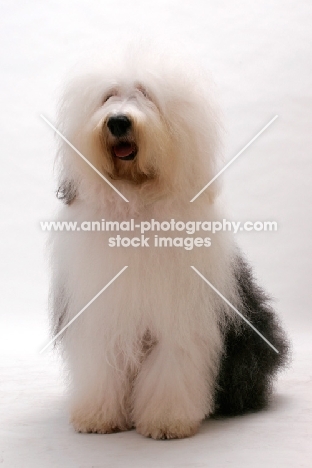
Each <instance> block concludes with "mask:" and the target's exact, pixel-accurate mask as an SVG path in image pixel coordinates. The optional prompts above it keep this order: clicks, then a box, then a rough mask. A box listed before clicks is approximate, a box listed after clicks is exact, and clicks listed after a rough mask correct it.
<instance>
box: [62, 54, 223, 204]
mask: <svg viewBox="0 0 312 468" xmlns="http://www.w3.org/2000/svg"><path fill="white" fill-rule="evenodd" d="M136 65H137V64H136ZM208 87H209V83H208ZM203 89H204V88H203V86H202V83H200V81H199V80H198V81H197V82H196V79H193V80H192V78H191V77H190V76H189V73H186V74H185V75H183V74H182V72H181V70H180V69H175V67H174V66H169V67H166V64H165V63H162V62H161V61H160V62H159V63H158V64H157V65H156V66H155V65H154V66H152V67H149V66H148V65H143V64H142V63H139V66H137V67H134V66H132V67H131V66H130V65H128V66H123V64H121V66H120V67H117V70H115V69H113V70H111V69H109V71H108V72H107V71H105V72H96V73H94V72H92V73H91V72H90V73H88V74H85V75H82V76H79V77H78V79H77V80H76V81H73V82H71V84H70V86H69V87H68V89H67V92H66V93H65V96H64V98H63V105H62V108H61V112H60V121H59V126H60V130H61V131H62V132H63V133H64V134H65V136H66V137H67V138H68V140H69V141H71V143H72V144H73V145H74V146H75V147H76V148H77V149H78V150H79V151H80V152H81V153H82V154H84V156H85V157H86V158H87V159H88V160H89V161H90V162H91V163H92V164H93V165H94V166H95V167H96V168H97V169H98V170H99V171H100V172H101V173H102V174H103V175H104V176H105V177H107V178H109V179H111V180H112V181H118V184H119V187H120V183H122V182H125V184H127V186H128V187H129V186H132V187H134V188H135V189H140V194H141V195H142V196H143V197H144V196H145V195H144V193H146V194H148V196H149V197H150V198H151V195H152V192H153V191H154V195H155V196H154V198H157V197H159V196H163V195H164V194H165V193H167V194H168V193H175V194H178V192H180V193H182V192H183V193H184V194H185V196H187V197H188V196H189V195H192V194H193V193H196V190H198V189H199V188H200V186H201V185H204V184H205V183H207V181H209V178H211V177H212V176H213V169H214V161H215V153H216V141H217V138H218V136H217V133H218V131H217V130H218V124H217V119H216V114H215V109H214V105H213V100H210V96H209V93H208V95H207V94H205V93H204V92H203ZM64 150H65V151H68V150H66V149H65V146H64ZM63 152H64V151H63ZM69 152H70V150H69ZM70 160H71V161H72V162H69V163H68V168H67V169H66V172H67V174H66V177H68V178H70V177H71V178H72V174H73V173H74V172H76V173H79V177H80V178H81V179H85V178H86V177H89V178H92V177H95V176H96V174H95V173H94V174H92V171H90V170H89V168H88V167H87V166H86V164H85V162H83V161H82V160H79V157H77V156H76V155H74V154H73V153H72V157H71V158H70V157H66V158H65V157H64V156H63V164H64V166H65V165H66V164H67V162H66V161H70ZM77 168H78V171H77ZM68 173H71V174H69V175H68ZM96 177H98V176H96ZM201 179H202V181H201ZM145 188H146V190H145ZM144 190H145V192H144Z"/></svg>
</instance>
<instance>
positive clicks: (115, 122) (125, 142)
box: [106, 114, 137, 161]
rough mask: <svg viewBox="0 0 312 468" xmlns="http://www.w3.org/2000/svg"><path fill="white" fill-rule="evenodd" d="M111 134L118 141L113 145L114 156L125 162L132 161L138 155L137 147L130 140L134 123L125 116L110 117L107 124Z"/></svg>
mask: <svg viewBox="0 0 312 468" xmlns="http://www.w3.org/2000/svg"><path fill="white" fill-rule="evenodd" d="M106 125H107V127H108V129H109V131H110V133H111V134H112V136H113V137H115V139H116V143H115V144H113V145H112V154H113V156H114V157H115V158H118V159H122V160H123V161H131V160H133V159H134V158H135V156H136V154H137V147H136V145H135V144H134V143H133V142H132V141H131V138H129V133H130V131H131V127H132V122H131V120H130V119H129V117H127V116H126V115H124V114H119V115H114V116H112V117H109V119H108V120H107V123H106Z"/></svg>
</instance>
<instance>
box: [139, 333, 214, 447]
mask: <svg viewBox="0 0 312 468" xmlns="http://www.w3.org/2000/svg"><path fill="white" fill-rule="evenodd" d="M199 341H200V340H198V341H197V342H196V341H195V340H194V341H192V342H190V341H189V342H188V343H183V344H181V343H179V344H177V343H174V339H173V340H169V339H168V340H163V341H159V342H158V343H157V345H156V346H155V347H154V348H153V350H152V351H151V353H150V354H149V355H148V357H147V358H146V360H145V361H144V363H143V365H142V368H141V370H140V372H139V374H138V377H137V379H136V382H135V387H134V392H133V419H134V424H135V427H136V430H137V432H139V433H140V434H142V435H144V436H147V437H152V438H154V439H173V438H183V437H189V436H192V435H193V434H195V433H196V432H197V430H198V427H199V425H200V422H201V421H202V420H203V419H204V418H205V416H206V415H207V414H209V413H210V412H211V411H212V406H213V389H214V384H215V374H216V367H217V366H216V365H215V362H217V359H216V357H217V356H216V354H217V353H216V352H215V351H216V349H213V347H211V346H210V348H209V347H206V346H205V345H203V344H202V345H201V344H200V342H199Z"/></svg>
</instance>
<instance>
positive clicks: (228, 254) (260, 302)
mask: <svg viewBox="0 0 312 468" xmlns="http://www.w3.org/2000/svg"><path fill="white" fill-rule="evenodd" d="M212 88H213V86H212V84H211V82H210V81H209V79H207V77H206V75H205V73H203V72H198V71H195V70H194V67H192V66H190V65H187V66H186V67H185V65H184V66H181V63H180V62H179V61H178V60H176V58H171V59H170V58H168V57H166V56H165V54H164V55H161V54H159V55H157V56H154V55H153V54H151V53H150V54H148V55H147V56H145V57H144V58H142V56H140V54H132V55H131V54H128V55H127V56H126V57H124V58H123V59H117V58H116V59H115V60H112V61H111V62H109V63H104V64H101V63H100V62H97V63H96V66H95V67H94V68H93V69H90V68H89V67H88V68H87V69H86V70H85V71H84V72H80V73H78V74H77V76H75V77H74V78H72V79H71V80H70V81H69V83H68V85H67V87H65V90H64V92H63V97H62V100H61V103H60V108H59V119H58V123H57V128H58V130H59V131H60V132H61V134H62V135H63V136H64V137H65V138H66V139H67V140H68V142H70V143H71V144H72V145H73V147H74V148H75V149H77V150H78V151H79V152H80V155H78V154H77V152H76V151H75V149H74V148H73V147H72V146H70V145H69V144H68V142H66V141H63V140H60V143H59V151H58V157H57V161H58V165H59V191H58V195H59V198H62V199H63V202H64V204H63V205H61V206H62V208H61V210H60V213H59V217H58V220H60V221H72V222H75V223H77V225H78V226H81V225H82V224H83V223H84V222H86V221H87V222H93V221H99V220H100V221H104V220H105V221H111V222H115V223H117V224H115V225H116V226H117V225H121V223H122V222H127V221H128V222H129V223H130V221H131V220H134V221H133V222H134V223H135V225H136V226H137V225H141V224H142V223H146V222H150V221H151V220H153V222H154V224H155V223H156V224H155V225H156V226H158V225H160V224H161V223H164V222H167V224H168V223H169V222H170V221H171V220H172V219H174V220H175V221H179V222H180V225H181V223H183V222H184V223H185V224H186V223H187V222H190V221H192V222H197V221H198V222H199V221H201V222H202V221H212V220H214V221H215V220H222V219H223V217H224V214H223V210H222V207H221V203H220V201H219V200H220V197H219V192H220V187H219V179H218V180H215V181H214V182H213V183H212V184H211V185H210V186H209V187H208V188H207V190H205V191H204V192H203V193H202V194H201V195H200V196H199V197H198V198H197V199H196V200H195V201H194V202H192V203H191V202H190V200H191V199H192V198H193V197H194V195H196V194H197V193H198V191H199V190H200V189H201V188H202V187H204V186H205V185H206V184H207V183H208V182H209V181H210V180H211V179H212V178H213V177H214V175H215V174H216V171H217V170H218V169H217V167H218V166H217V163H218V161H217V160H218V154H219V140H220V138H219V135H220V123H219V122H220V118H219V111H218V106H217V105H216V103H215V98H214V92H213V90H212ZM81 155H83V156H84V157H85V158H86V159H87V161H89V162H90V163H91V164H92V166H93V167H90V166H89V165H88V164H87V163H86V161H85V160H84V159H83V158H82V157H81ZM94 168H95V169H96V170H94ZM99 173H100V174H99ZM100 175H103V176H104V177H105V179H106V181H108V182H109V183H107V182H106V181H105V180H103V178H102V177H100ZM110 184H111V185H113V186H114V187H115V188H116V189H117V190H118V192H119V193H118V192H117V191H116V190H114V189H113V188H112V186H111V185H110ZM120 194H122V195H123V197H124V198H122V197H121V195H120ZM125 199H127V200H128V202H127V201H126V200H125ZM157 223H158V224H157ZM167 224H166V226H167ZM199 225H200V224H199ZM124 226H127V224H124ZM117 234H119V235H120V236H121V238H122V237H123V236H125V235H126V236H127V237H128V239H130V241H131V240H132V239H133V238H139V239H140V235H139V236H138V232H137V230H136V229H134V230H128V231H127V232H120V231H119V232H118V233H116V231H115V232H112V231H109V230H107V229H106V230H105V229H103V230H102V229H101V230H95V231H86V230H84V229H80V230H79V228H78V229H77V230H76V232H68V231H63V232H54V234H53V235H52V238H51V264H52V287H51V308H52V323H53V333H54V334H56V333H59V332H60V331H61V330H62V329H63V328H64V327H65V326H66V325H67V324H68V323H69V321H70V320H71V319H73V318H74V317H75V316H76V314H77V313H78V312H79V311H81V310H82V309H83V308H84V307H85V306H86V305H87V304H88V303H89V302H90V301H91V300H92V299H93V298H94V297H95V296H96V295H97V293H98V292H99V291H100V290H101V289H102V288H103V287H104V286H105V285H106V284H108V283H109V282H110V280H111V279H112V278H113V277H114V276H115V275H116V274H117V273H118V272H119V271H120V270H121V269H122V268H123V267H124V266H128V268H127V269H126V270H125V271H124V272H123V273H122V274H121V275H120V276H119V277H118V278H117V279H116V280H115V281H114V282H113V283H112V284H110V285H109V287H107V289H106V290H105V291H104V292H103V293H102V294H100V295H99V296H98V297H96V299H95V300H94V301H93V302H92V303H91V304H89V306H88V308H87V309H86V310H85V311H84V313H82V314H81V315H80V316H79V317H78V318H77V319H76V320H74V321H73V323H71V324H70V326H69V327H68V328H67V329H66V330H65V331H64V332H63V333H62V334H61V335H60V336H59V338H58V343H59V347H60V349H61V351H62V355H63V356H64V361H65V363H66V368H67V369H68V385H69V395H70V396H69V406H70V415H71V422H72V424H73V426H74V428H75V430H76V431H78V432H95V433H112V432H115V431H124V430H128V429H131V428H135V429H136V431H137V432H138V433H140V434H142V435H144V436H147V437H152V438H154V439H171V438H183V437H188V436H192V435H193V434H195V433H196V431H197V430H198V428H199V426H200V423H201V421H203V420H204V419H205V418H206V417H208V416H213V415H235V414H241V413H243V412H247V411H254V410H258V409H260V408H263V407H264V406H265V405H267V403H268V400H269V397H270V394H271V390H272V379H273V377H274V376H275V375H276V373H277V371H278V369H279V368H280V367H281V366H283V365H284V364H285V362H286V360H287V356H288V352H287V350H288V345H287V343H288V342H287V339H286V338H285V335H284V332H283V330H282V329H281V327H280V325H279V322H278V320H277V318H276V315H275V313H274V312H273V310H272V308H271V306H270V303H269V300H268V297H267V296H266V294H265V293H264V292H263V291H262V290H261V289H260V288H259V287H258V286H257V284H256V283H255V281H254V278H253V275H252V272H251V269H250V267H249V266H248V264H247V263H246V261H245V259H244V258H243V256H242V255H241V253H240V251H239V249H238V248H237V246H236V245H235V242H234V240H233V236H232V235H231V233H228V232H218V233H216V234H214V235H212V234H211V233H209V243H207V232H206V231H205V232H203V231H201V230H200V231H198V232H196V236H195V237H196V238H197V241H196V240H195V241H194V245H193V246H192V248H190V247H188V248H186V246H187V245H190V244H188V239H189V238H190V236H189V234H188V233H187V232H186V231H185V230H184V231H181V232H176V231H175V232H173V231H170V230H168V231H167V232H166V233H164V232H162V233H161V232H159V231H157V232H156V228H155V230H154V231H150V232H148V241H146V242H148V245H146V244H144V243H143V244H142V245H140V246H137V245H136V244H134V243H133V245H131V244H130V245H129V246H128V247H127V246H123V245H121V246H120V247H118V246H117V245H116V244H114V245H112V244H111V243H110V239H111V238H112V237H116V235H117ZM145 234H146V233H145ZM157 236H160V237H161V236H165V237H166V239H167V244H165V245H163V246H162V247H159V245H156V243H155V239H156V238H157ZM177 237H178V238H179V239H180V243H175V244H170V243H168V239H169V240H170V239H171V240H172V239H174V238H177ZM198 239H199V240H198ZM127 245H128V244H127ZM190 266H194V267H195V268H196V269H197V270H198V271H199V272H200V273H201V274H202V275H203V276H204V277H205V278H207V280H209V282H210V283H211V284H212V285H213V286H214V288H215V289H216V290H217V291H219V292H220V293H221V294H222V295H223V296H224V297H225V298H226V299H227V300H228V301H229V302H230V303H231V304H232V305H233V306H234V307H235V308H236V309H237V310H238V311H240V312H241V314H243V315H244V316H245V318H246V319H247V320H248V321H249V322H250V323H251V324H252V325H253V326H254V327H255V328H256V329H257V330H258V331H259V332H260V333H261V334H262V335H263V336H264V337H265V338H266V339H267V340H268V341H269V342H270V343H271V344H272V345H273V346H274V347H275V348H276V349H277V350H278V351H279V353H276V352H275V351H274V350H273V349H272V347H270V346H268V344H267V343H266V342H265V341H264V340H263V339H262V338H261V337H260V336H259V335H258V334H257V333H255V331H254V330H253V329H252V328H251V327H250V326H249V324H248V323H246V322H245V321H244V320H242V318H241V317H240V316H239V315H237V314H236V313H235V312H234V311H233V309H232V308H231V307H230V306H229V305H228V303H227V302H225V301H224V299H223V298H222V297H220V295H218V294H217V293H216V291H215V290H213V289H212V288H211V287H210V286H209V285H207V284H206V282H205V281H203V279H202V278H201V277H199V276H198V274H196V272H195V271H194V270H193V269H191V268H190Z"/></svg>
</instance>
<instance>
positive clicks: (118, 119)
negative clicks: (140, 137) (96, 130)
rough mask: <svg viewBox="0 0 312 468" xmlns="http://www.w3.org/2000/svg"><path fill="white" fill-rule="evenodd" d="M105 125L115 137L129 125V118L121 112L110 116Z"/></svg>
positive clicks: (125, 130) (127, 128) (126, 129)
mask: <svg viewBox="0 0 312 468" xmlns="http://www.w3.org/2000/svg"><path fill="white" fill-rule="evenodd" d="M107 126H108V128H109V129H110V131H111V133H112V135H114V136H115V137H121V136H123V135H124V134H125V133H127V131H128V130H129V128H130V127H131V120H130V119H129V118H128V117H127V116H126V115H123V114H120V115H115V116H114V117H110V118H109V119H108V121H107Z"/></svg>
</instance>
